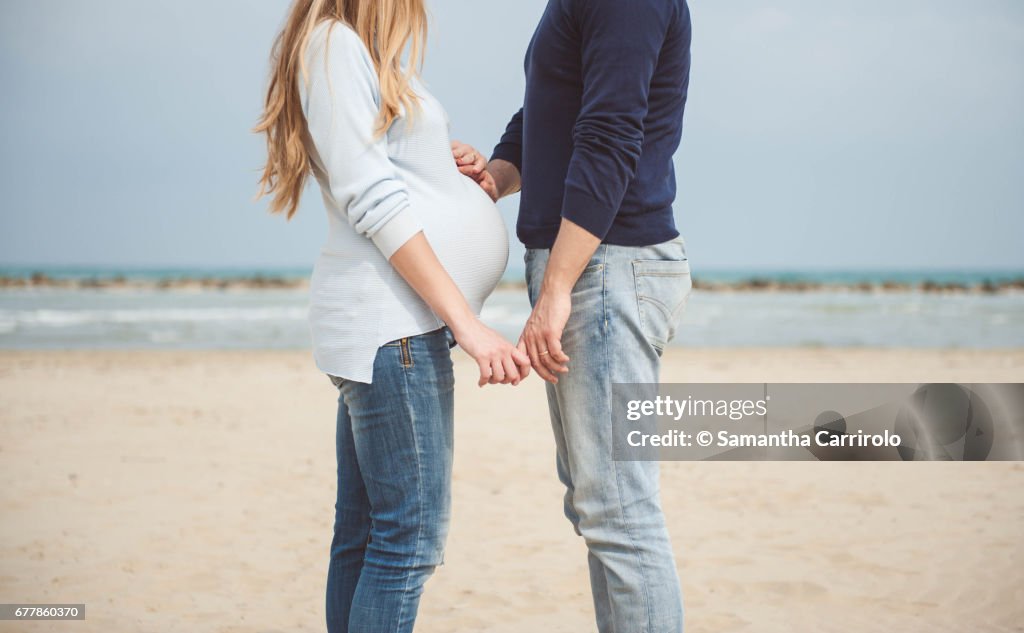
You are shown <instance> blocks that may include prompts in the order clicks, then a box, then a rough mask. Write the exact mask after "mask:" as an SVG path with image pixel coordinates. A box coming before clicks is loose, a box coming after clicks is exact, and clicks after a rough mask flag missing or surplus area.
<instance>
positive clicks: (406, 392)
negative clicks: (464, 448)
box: [327, 328, 454, 633]
mask: <svg viewBox="0 0 1024 633" xmlns="http://www.w3.org/2000/svg"><path fill="white" fill-rule="evenodd" d="M452 342H453V341H452V338H451V334H450V332H449V331H448V329H447V328H444V329H441V330H437V331H434V332H430V333H428V334H422V335H419V336H412V337H409V338H403V339H400V340H397V341H392V342H391V343H387V344H385V345H384V346H382V347H381V348H380V349H379V350H378V351H377V357H376V359H375V361H374V366H373V383H372V384H366V383H360V382H354V381H351V380H342V379H339V378H337V377H334V376H331V377H330V378H331V382H333V383H334V385H335V386H336V387H337V388H338V391H339V397H338V430H337V453H338V500H337V503H336V504H335V516H334V539H333V541H332V543H331V559H330V568H329V570H328V574H327V630H328V631H329V632H330V633H408V632H410V631H412V630H413V625H414V624H415V621H416V611H417V608H418V606H419V600H420V595H421V594H422V593H423V585H424V583H425V582H426V580H427V578H428V577H429V576H430V575H431V574H432V573H433V571H434V568H435V567H436V566H437V565H440V564H441V563H442V562H443V554H444V544H445V539H446V537H447V535H448V524H449V517H450V508H451V470H452V445H453V433H452V431H453V416H454V378H453V375H452V362H451V356H450V346H451V343H452Z"/></svg>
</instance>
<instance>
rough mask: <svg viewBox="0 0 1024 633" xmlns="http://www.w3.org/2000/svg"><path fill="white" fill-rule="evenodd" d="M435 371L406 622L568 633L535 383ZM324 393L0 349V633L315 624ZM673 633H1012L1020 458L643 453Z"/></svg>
mask: <svg viewBox="0 0 1024 633" xmlns="http://www.w3.org/2000/svg"><path fill="white" fill-rule="evenodd" d="M472 370H473V367H472V365H471V363H469V362H468V359H466V358H465V357H462V356H460V357H459V359H458V361H457V372H458V380H459V391H458V393H457V438H456V443H457V448H456V467H455V484H454V499H455V510H454V512H455V513H454V520H453V527H452V532H451V536H450V538H449V547H448V551H447V555H446V557H447V563H446V565H445V566H443V567H442V568H440V569H439V570H438V573H437V574H436V575H435V577H434V578H433V579H432V580H431V581H430V582H429V583H428V585H427V591H426V594H425V596H424V600H423V604H422V608H421V618H420V621H419V624H418V627H417V631H418V632H420V633H441V632H445V633H463V632H465V633H468V632H479V631H493V632H502V633H513V632H514V633H521V632H524V631H527V632H536V633H554V632H560V631H565V632H573V633H576V632H585V631H593V630H594V626H593V624H592V607H591V604H590V592H589V589H588V587H587V573H586V563H585V557H584V546H583V543H582V542H581V541H580V539H579V538H578V537H576V536H575V534H574V533H573V531H572V529H571V527H570V526H569V524H568V523H567V522H566V521H565V520H564V519H563V517H562V515H561V490H560V487H559V484H558V482H557V480H556V477H555V474H554V468H553V463H554V462H553V447H552V441H551V437H550V429H549V426H548V421H547V417H546V409H545V403H544V398H543V387H542V384H541V383H540V382H539V381H537V380H533V379H531V380H530V381H528V382H527V383H525V384H524V385H522V386H520V387H519V388H517V389H512V388H509V387H503V388H493V387H492V388H487V389H484V390H479V389H477V388H476V387H475V386H474V385H473V379H472ZM664 377H665V380H666V381H705V382H715V381H718V382H724V381H769V382H784V381H861V382H867V381H871V382H884V381H892V382H911V381H970V382H995V381H1011V382H1017V381H1021V380H1022V379H1024V350H1022V351H986V352H981V351H899V350H893V351H876V350H779V349H775V350H678V349H677V350H672V351H671V352H670V353H669V354H668V356H667V357H666V368H665V372H664ZM334 413H335V392H334V390H333V387H332V386H331V385H330V384H329V382H328V381H327V379H326V378H324V377H323V376H321V375H320V374H318V373H317V372H316V370H315V369H314V368H313V366H312V362H311V360H310V358H309V355H308V353H306V352H301V351H298V352H152V351H145V352H73V353H69V352H2V353H0V517H2V518H0V602H5V603H12V602H76V603H85V604H86V605H87V607H86V609H87V610H86V613H87V619H86V621H85V622H77V623H59V624H57V623H35V624H25V623H12V622H0V631H97V632H100V631H102V632H104V633H107V632H121V631H146V632H154V631H175V632H179V631H187V632H189V633H201V632H207V631H210V632H212V631H218V632H242V631H245V632H254V633H269V632H284V631H289V632H293V631H321V630H323V625H322V622H323V606H322V604H323V598H322V592H323V587H324V573H325V568H326V553H327V547H328V542H329V538H330V527H331V521H332V504H333V495H334V491H333V486H334V454H333V434H334V427H333V421H334ZM662 489H663V498H664V504H665V507H666V513H667V516H668V522H669V527H670V530H671V532H672V535H673V539H674V544H675V553H676V560H677V562H678V565H679V568H680V572H681V575H682V579H683V585H684V593H685V601H686V608H687V630H688V631H690V632H708V633H716V632H726V631H758V632H761V631H765V632H775V631H778V632H790V631H843V632H846V631H900V632H908V631H928V632H935V631H1024V465H1022V464H1014V463H980V464H963V463H935V464H921V463H917V464H902V463H668V464H665V465H664V467H663V475H662Z"/></svg>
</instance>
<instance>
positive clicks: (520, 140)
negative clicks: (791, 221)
mask: <svg viewBox="0 0 1024 633" xmlns="http://www.w3.org/2000/svg"><path fill="white" fill-rule="evenodd" d="M690 37H691V31H690V13H689V9H688V7H687V5H686V2H685V0H550V2H549V3H548V6H547V9H546V10H545V12H544V16H543V17H542V19H541V22H540V25H539V26H538V27H537V31H536V33H535V34H534V37H533V40H532V42H531V43H530V47H529V50H528V51H527V55H526V76H527V88H526V97H525V101H524V107H523V110H522V112H520V113H519V114H518V115H516V117H515V118H514V119H513V120H512V122H511V123H510V124H509V127H508V130H507V131H506V134H505V136H503V138H502V142H501V144H499V145H498V147H497V148H496V150H495V155H494V158H498V159H504V160H507V161H509V162H512V163H513V164H515V165H516V166H517V167H519V169H520V172H521V174H522V189H523V193H522V199H521V203H520V213H519V222H518V227H517V232H518V235H519V238H520V240H521V241H522V242H523V243H524V244H526V245H527V246H528V247H531V248H550V247H551V245H552V244H553V243H554V240H555V237H556V235H557V233H558V229H559V225H560V223H561V218H562V217H565V218H567V219H569V220H571V221H573V222H575V223H576V224H578V225H580V226H581V227H583V228H584V229H586V230H588V231H589V232H591V233H593V234H594V235H596V236H598V237H600V238H602V240H603V241H604V242H605V243H609V244H620V245H629V246H646V245H651V244H657V243H661V242H665V241H668V240H671V239H673V238H675V237H677V236H678V235H679V233H678V231H676V228H675V223H674V220H673V216H672V202H673V200H674V199H675V195H676V184H675V171H674V167H673V163H672V156H673V154H674V153H675V151H676V149H677V148H678V146H679V141H680V137H681V134H682V119H683V110H684V107H685V104H686V95H687V87H688V84H689V73H690Z"/></svg>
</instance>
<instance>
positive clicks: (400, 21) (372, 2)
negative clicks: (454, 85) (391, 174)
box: [253, 0, 427, 219]
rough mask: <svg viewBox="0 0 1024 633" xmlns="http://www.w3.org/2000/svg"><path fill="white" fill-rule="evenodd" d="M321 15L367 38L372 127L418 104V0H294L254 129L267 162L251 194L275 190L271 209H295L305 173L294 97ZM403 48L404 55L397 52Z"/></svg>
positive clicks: (422, 40) (423, 29)
mask: <svg viewBox="0 0 1024 633" xmlns="http://www.w3.org/2000/svg"><path fill="white" fill-rule="evenodd" d="M324 20H334V21H338V22H343V23H345V24H347V25H348V26H350V27H351V28H352V29H353V30H354V31H355V32H356V33H357V34H358V35H359V38H360V39H361V40H363V44H365V45H366V48H367V50H368V51H369V53H370V57H371V58H372V59H373V65H374V67H375V69H376V71H377V76H378V78H379V81H380V112H379V114H378V116H377V123H376V129H375V132H376V134H378V135H380V134H384V133H385V132H386V131H387V129H388V128H389V127H390V126H391V124H392V123H393V122H394V120H395V119H396V118H398V116H399V115H400V114H401V113H402V112H403V111H405V112H408V113H410V114H412V113H413V112H414V110H415V108H416V107H417V100H416V95H415V93H414V92H413V89H412V80H413V78H414V77H415V76H416V74H417V73H418V72H419V68H420V65H421V63H422V61H423V49H424V46H425V44H426V37H427V14H426V8H425V7H424V4H423V0H295V2H294V3H293V4H292V7H291V9H290V10H289V12H288V18H287V21H286V22H285V25H284V29H282V31H281V33H280V34H279V35H278V36H277V39H276V40H275V41H274V47H273V51H272V53H271V56H270V64H271V72H270V83H269V87H268V88H267V98H266V102H265V104H264V109H263V115H262V116H261V117H260V121H259V123H258V124H257V125H256V127H255V129H254V130H253V131H254V132H256V133H258V134H264V135H266V140H267V163H266V165H265V166H264V168H263V175H262V177H261V178H260V182H259V184H260V190H259V194H258V195H257V198H262V197H263V196H267V195H270V196H273V197H272V199H271V202H270V211H271V212H272V213H285V214H286V217H287V218H288V219H291V217H292V216H293V215H295V211H296V210H297V209H298V206H299V200H300V199H301V198H302V190H303V189H304V188H305V186H306V180H307V178H308V177H309V173H310V159H309V154H308V153H307V150H306V147H305V144H304V143H303V137H304V136H305V130H306V118H305V116H304V115H303V113H302V104H301V102H300V99H299V84H298V82H299V81H300V80H302V81H305V80H306V73H307V71H306V64H305V50H306V47H307V45H308V44H309V38H310V34H311V33H312V32H313V30H314V29H315V28H316V26H317V25H318V24H319V23H320V22H322V21H324ZM406 50H408V53H409V56H408V60H407V63H406V64H404V65H403V63H402V60H403V55H404V54H405V52H406Z"/></svg>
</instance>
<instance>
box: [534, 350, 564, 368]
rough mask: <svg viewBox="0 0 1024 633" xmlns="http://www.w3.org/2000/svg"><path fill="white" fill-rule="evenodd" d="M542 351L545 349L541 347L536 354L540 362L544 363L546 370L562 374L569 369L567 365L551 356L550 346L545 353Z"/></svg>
mask: <svg viewBox="0 0 1024 633" xmlns="http://www.w3.org/2000/svg"><path fill="white" fill-rule="evenodd" d="M544 351H545V350H543V349H542V350H540V353H539V354H538V356H540V362H541V364H543V365H544V369H546V370H548V372H550V373H551V374H564V373H567V372H568V371H569V368H568V367H566V366H565V365H563V364H561V363H559V362H558V361H556V360H555V359H554V358H552V357H551V349H550V347H549V348H548V349H547V354H545V353H544ZM537 371H540V369H539V368H538V369H537Z"/></svg>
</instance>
